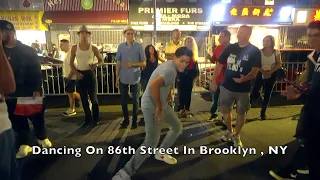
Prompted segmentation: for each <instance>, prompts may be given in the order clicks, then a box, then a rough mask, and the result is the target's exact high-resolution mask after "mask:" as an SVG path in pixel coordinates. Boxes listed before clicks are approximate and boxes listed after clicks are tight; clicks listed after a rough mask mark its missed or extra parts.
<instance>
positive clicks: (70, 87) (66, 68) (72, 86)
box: [60, 39, 82, 116]
mask: <svg viewBox="0 0 320 180" xmlns="http://www.w3.org/2000/svg"><path fill="white" fill-rule="evenodd" d="M60 49H61V51H63V52H64V57H63V58H62V59H63V76H64V78H65V83H66V86H65V91H66V93H67V94H68V98H69V105H70V106H69V109H68V110H67V111H66V112H64V113H62V115H63V116H74V115H76V114H77V112H76V109H75V99H77V100H78V102H79V106H80V109H81V110H82V103H81V98H80V94H79V93H77V92H76V79H77V77H76V75H75V74H73V72H72V71H71V67H70V56H71V51H70V45H69V41H68V40H66V39H62V40H61V41H60ZM75 63H76V62H75Z"/></svg>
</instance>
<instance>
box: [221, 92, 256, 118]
mask: <svg viewBox="0 0 320 180" xmlns="http://www.w3.org/2000/svg"><path fill="white" fill-rule="evenodd" d="M235 102H236V105H237V114H240V115H245V114H246V112H247V111H248V110H249V109H250V93H249V92H245V93H242V92H232V91H229V90H228V89H226V88H225V87H223V86H220V96H219V111H220V112H221V113H223V114H228V113H230V112H231V110H232V108H233V104H234V103H235Z"/></svg>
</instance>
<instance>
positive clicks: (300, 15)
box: [297, 11, 308, 23]
mask: <svg viewBox="0 0 320 180" xmlns="http://www.w3.org/2000/svg"><path fill="white" fill-rule="evenodd" d="M307 13H308V11H298V12H297V23H305V22H306V21H307Z"/></svg>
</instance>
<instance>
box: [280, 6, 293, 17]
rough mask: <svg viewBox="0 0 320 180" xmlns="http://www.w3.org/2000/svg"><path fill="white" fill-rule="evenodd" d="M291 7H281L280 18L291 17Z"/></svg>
mask: <svg viewBox="0 0 320 180" xmlns="http://www.w3.org/2000/svg"><path fill="white" fill-rule="evenodd" d="M291 13H292V7H283V8H281V11H280V17H281V19H288V18H290V17H291Z"/></svg>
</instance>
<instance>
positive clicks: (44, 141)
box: [38, 138, 52, 148]
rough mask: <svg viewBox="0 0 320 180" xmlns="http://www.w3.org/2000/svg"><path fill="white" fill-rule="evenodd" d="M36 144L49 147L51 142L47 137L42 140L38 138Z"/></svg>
mask: <svg viewBox="0 0 320 180" xmlns="http://www.w3.org/2000/svg"><path fill="white" fill-rule="evenodd" d="M38 144H39V145H40V146H42V147H43V148H49V147H52V143H51V142H50V140H49V139H48V138H47V139H44V140H39V139H38Z"/></svg>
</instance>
